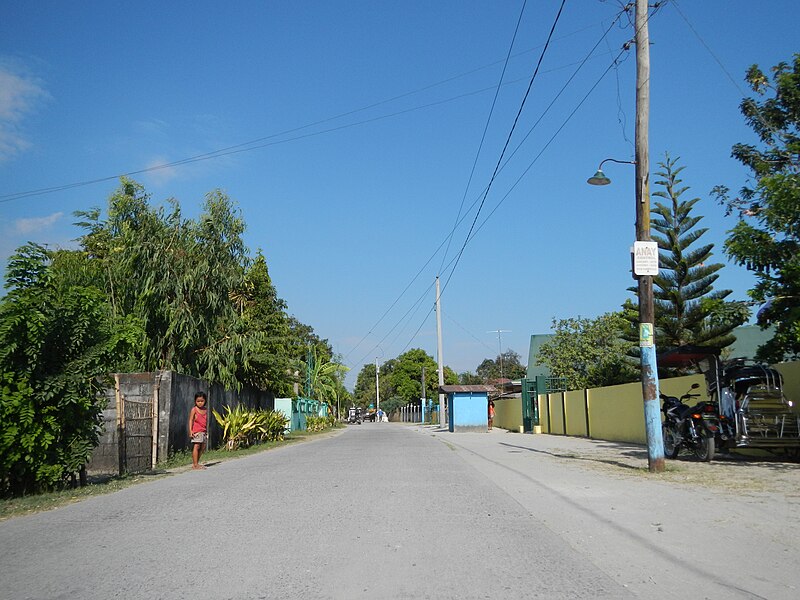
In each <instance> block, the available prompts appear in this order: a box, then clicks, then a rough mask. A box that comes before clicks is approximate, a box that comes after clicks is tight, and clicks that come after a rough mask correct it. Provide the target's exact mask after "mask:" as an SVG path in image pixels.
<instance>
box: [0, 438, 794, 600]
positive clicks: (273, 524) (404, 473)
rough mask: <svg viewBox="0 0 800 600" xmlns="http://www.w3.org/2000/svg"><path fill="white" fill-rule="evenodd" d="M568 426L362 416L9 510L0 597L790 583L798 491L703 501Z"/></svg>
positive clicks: (789, 593) (669, 592) (373, 594)
mask: <svg viewBox="0 0 800 600" xmlns="http://www.w3.org/2000/svg"><path fill="white" fill-rule="evenodd" d="M570 444H576V445H578V446H580V445H581V444H592V442H589V441H587V440H575V441H571V440H569V439H567V438H556V437H555V436H523V435H519V434H508V433H502V432H500V431H495V432H493V433H487V434H480V433H477V434H449V433H447V432H442V431H439V430H437V429H435V428H421V427H408V426H402V425H395V424H383V423H375V424H364V425H361V426H351V427H348V428H347V429H346V430H344V431H342V432H339V433H337V434H336V435H334V436H331V437H327V438H323V439H316V440H314V441H311V442H307V443H303V444H298V445H293V446H288V447H285V448H281V449H277V450H273V451H269V452H265V453H262V454H259V455H255V456H251V457H247V458H243V459H239V460H234V461H226V462H223V463H219V464H217V465H214V466H212V467H210V468H209V469H208V470H206V471H202V472H191V471H189V472H185V473H181V474H179V475H175V476H172V477H169V478H164V479H159V480H155V481H152V482H149V483H146V484H142V485H137V486H134V487H131V488H128V489H125V490H122V491H120V492H117V493H115V494H110V495H107V496H100V497H95V498H91V499H89V500H86V501H84V502H81V503H78V504H74V505H71V506H67V507H63V508H60V509H57V510H53V511H50V512H47V513H41V514H38V515H32V516H29V517H21V518H16V519H11V520H9V521H6V522H3V523H0V598H3V599H6V598H8V599H14V600H22V599H34V598H35V599H57V598H58V599H60V598H65V599H66V598H70V599H72V598H87V599H93V598H98V599H100V598H102V599H104V600H105V599H108V598H134V599H138V598H142V599H144V598H147V599H158V598H164V599H180V598H192V599H195V598H209V599H237V600H238V599H250V598H281V599H284V598H288V599H291V598H303V599H306V598H343V599H350V598H459V599H467V598H503V599H505V598H554V599H557V598H635V597H639V598H681V599H684V600H685V599H686V598H762V597H763V598H771V599H781V598H787V599H788V598H792V599H794V598H797V597H798V595H799V594H798V589H797V587H798V585H800V576H799V575H798V574H797V572H796V566H797V558H796V557H797V556H798V554H797V550H798V545H800V543H799V542H798V539H799V536H798V535H797V534H798V533H799V532H798V526H797V512H796V509H797V505H794V506H789V507H787V508H786V510H784V511H782V512H779V513H778V514H775V507H774V506H772V505H771V504H770V503H769V499H768V498H767V499H765V502H766V504H763V505H762V506H763V508H764V509H765V510H764V511H763V512H761V513H758V514H755V516H754V515H752V514H750V513H752V512H753V510H754V509H755V508H757V507H758V503H756V504H752V505H747V504H745V505H739V504H736V503H735V502H734V501H733V500H729V499H728V498H727V497H726V498H725V499H723V501H721V502H722V505H721V508H722V513H721V515H722V516H721V517H720V518H716V517H715V518H713V519H705V518H704V517H703V514H704V511H706V510H707V504H708V500H709V499H713V500H716V501H718V503H719V502H720V501H719V498H717V497H716V495H715V494H711V492H708V491H701V492H697V491H694V490H692V489H687V488H680V487H675V486H672V485H667V484H664V483H662V482H659V481H650V480H648V479H647V478H643V477H641V476H640V477H638V478H631V477H628V476H624V475H623V476H620V475H618V474H616V475H615V474H609V473H608V472H603V471H598V470H595V469H591V468H587V467H586V465H585V464H582V461H580V460H569V459H570V457H575V456H578V455H579V453H580V452H582V451H584V450H581V449H580V448H578V449H573V450H567V451H566V452H565V451H564V450H563V448H564V446H565V445H566V446H569V445H570ZM607 446H608V445H607ZM612 450H613V448H612ZM709 496H710V498H709ZM704 503H705V504H704ZM673 504H674V505H675V507H673ZM784 504H785V503H784ZM776 506H777V505H776ZM751 509H753V510H751ZM691 514H693V515H694V516H693V517H692V516H691ZM715 514H716V513H715ZM687 515H689V516H687ZM748 515H750V516H748ZM742 518H745V521H744V524H742V523H743V522H742V521H741V519H742ZM785 518H788V519H789V520H788V521H784V522H783V523H782V524H779V523H777V522H776V523H773V522H772V521H778V520H781V519H785ZM684 520H685V521H684ZM765 520H766V521H769V523H768V524H767V527H766V530H765V531H760V530H759V528H758V527H759V523H761V522H763V521H765ZM698 521H700V526H698V527H697V528H695V526H694V523H696V522H698ZM706 521H708V523H706ZM762 529H763V527H762ZM696 535H699V536H700V537H701V538H702V540H701V541H700V542H699V543H696V544H694V545H692V541H693V537H694V536H696ZM765 536H766V537H765ZM760 544H764V545H766V547H765V548H762V547H760V546H759V545H760ZM708 548H716V549H717V552H716V553H713V552H711V551H709V550H708ZM695 557H697V558H699V562H696V560H695ZM726 557H730V558H726ZM742 565H748V568H747V569H744V568H742ZM753 566H755V567H756V569H755V570H754V569H752V568H750V567H753Z"/></svg>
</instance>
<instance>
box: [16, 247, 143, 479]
mask: <svg viewBox="0 0 800 600" xmlns="http://www.w3.org/2000/svg"><path fill="white" fill-rule="evenodd" d="M60 255H61V260H59V256H60ZM72 258H74V257H73V256H72V253H69V252H67V253H57V252H51V251H48V250H47V249H45V248H44V247H42V246H39V245H37V244H28V245H26V246H23V247H21V248H19V249H18V250H17V252H16V254H15V255H14V256H12V257H11V259H10V261H9V266H8V272H7V279H6V288H7V289H8V290H9V292H8V294H7V296H5V297H4V298H3V299H2V301H0V392H1V393H0V494H3V495H5V494H9V493H11V494H16V495H18V494H24V493H30V492H36V491H40V490H44V489H50V488H53V487H56V486H58V485H59V484H60V483H62V482H63V481H64V479H65V477H67V476H69V475H72V474H74V473H76V472H78V471H80V470H81V469H82V468H83V466H84V465H85V464H86V461H87V460H88V458H89V456H90V455H91V452H92V450H93V449H94V448H95V446H96V445H97V443H98V439H99V432H100V422H101V420H100V415H101V412H102V410H103V409H104V408H105V406H104V405H105V397H104V396H102V395H101V392H102V390H103V389H104V387H105V385H107V383H108V382H107V381H106V380H105V378H106V376H107V374H108V373H109V372H110V371H112V370H113V369H114V368H115V367H116V366H118V365H119V364H121V362H122V360H124V357H125V356H126V355H127V353H128V351H129V348H128V346H129V345H130V344H131V343H133V342H135V341H136V339H137V337H138V336H137V332H136V331H135V329H134V328H126V327H124V326H122V325H123V324H122V323H120V322H116V323H115V322H114V320H113V318H112V314H111V310H110V306H109V304H108V303H107V301H106V297H105V295H104V294H103V293H102V292H100V291H99V290H98V289H97V288H95V287H91V286H88V287H87V286H85V285H79V284H75V281H76V280H79V279H81V278H82V274H81V273H79V272H77V271H76V270H75V268H74V267H75V266H76V265H77V264H80V261H75V260H72Z"/></svg>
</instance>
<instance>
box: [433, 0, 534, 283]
mask: <svg viewBox="0 0 800 600" xmlns="http://www.w3.org/2000/svg"><path fill="white" fill-rule="evenodd" d="M526 4H527V0H523V2H522V8H521V9H520V11H519V17H517V25H516V27H515V28H514V35H513V36H511V44H509V46H508V53H507V54H506V61H505V63H504V64H503V71H502V72H501V73H500V80H499V81H498V82H497V89H495V91H494V99H493V100H492V106H491V108H490V109H489V115H488V116H487V117H486V124H485V125H484V126H483V134H482V135H481V141H480V143H479V144H478V151H477V152H476V153H475V160H473V161H472V169H471V170H470V172H469V178H468V179H467V186H466V187H465V188H464V195H463V196H461V204H460V205H459V207H458V214H457V215H456V224H458V222H459V218H460V217H461V211H462V210H463V208H464V201H465V200H466V199H467V194H468V193H469V187H470V185H471V184H472V177H473V176H474V175H475V167H476V166H477V165H478V158H479V157H480V155H481V150H482V149H483V142H484V141H485V140H486V132H487V131H488V130H489V123H491V121H492V115H493V114H494V107H495V105H496V104H497V97H498V95H499V94H500V88H501V87H502V85H503V79H504V78H505V75H506V68H507V67H508V61H509V58H510V57H511V50H513V49H514V42H515V41H516V39H517V32H519V24H520V23H521V22H522V15H523V14H524V13H525V5H526ZM455 231H456V229H455V226H454V227H453V229H452V230H451V231H450V235H449V236H447V248H446V249H445V251H444V253H443V254H442V264H441V265H439V272H441V270H442V266H443V265H444V261H445V260H446V259H447V253H448V252H450V241H451V240H452V239H453V234H454V233H455Z"/></svg>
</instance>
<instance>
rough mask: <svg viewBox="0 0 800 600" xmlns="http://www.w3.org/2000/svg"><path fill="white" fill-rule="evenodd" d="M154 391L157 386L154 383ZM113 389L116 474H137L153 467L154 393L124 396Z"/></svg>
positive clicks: (155, 413)
mask: <svg viewBox="0 0 800 600" xmlns="http://www.w3.org/2000/svg"><path fill="white" fill-rule="evenodd" d="M156 390H158V386H156ZM116 391H117V434H118V435H117V441H118V443H119V473H120V475H122V474H123V473H138V472H141V471H148V470H150V469H152V468H153V467H154V466H155V452H156V445H155V443H154V442H155V441H156V439H157V438H156V435H157V434H156V428H157V427H158V424H157V421H156V419H157V416H158V411H157V410H155V408H154V407H155V406H156V403H157V402H158V392H157V391H156V393H155V394H154V395H153V396H149V395H144V396H126V395H124V394H122V393H120V391H119V381H117V386H116Z"/></svg>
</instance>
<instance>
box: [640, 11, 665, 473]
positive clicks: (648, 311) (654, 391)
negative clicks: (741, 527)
mask: <svg viewBox="0 0 800 600" xmlns="http://www.w3.org/2000/svg"><path fill="white" fill-rule="evenodd" d="M647 2H648V0H636V14H635V19H634V22H635V23H636V239H637V240H638V241H643V242H649V241H650V149H649V145H650V140H649V127H650V34H649V32H648V26H647V20H648V12H647V11H648V8H647ZM638 277H639V351H640V354H641V368H642V397H643V400H644V420H645V431H646V434H647V464H648V467H649V470H650V472H651V473H661V472H662V471H664V441H663V437H662V433H661V415H660V412H659V406H658V365H657V362H656V345H655V325H654V323H655V310H654V307H653V277H652V275H639V276H638Z"/></svg>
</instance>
